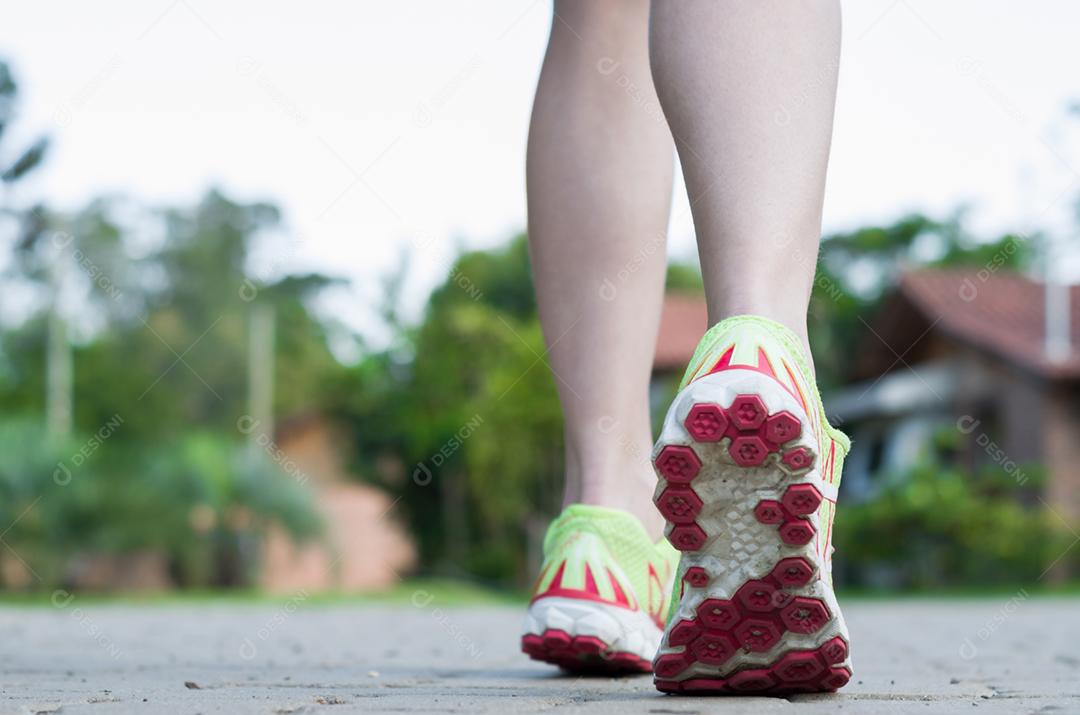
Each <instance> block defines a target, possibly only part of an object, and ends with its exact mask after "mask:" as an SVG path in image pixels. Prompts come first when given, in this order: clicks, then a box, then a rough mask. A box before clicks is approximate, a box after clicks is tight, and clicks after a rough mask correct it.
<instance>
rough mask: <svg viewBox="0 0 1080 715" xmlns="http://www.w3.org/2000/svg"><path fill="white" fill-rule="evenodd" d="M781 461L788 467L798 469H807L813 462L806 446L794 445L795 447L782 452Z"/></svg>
mask: <svg viewBox="0 0 1080 715" xmlns="http://www.w3.org/2000/svg"><path fill="white" fill-rule="evenodd" d="M781 461H782V462H783V463H784V464H786V465H787V466H788V468H789V469H793V470H795V471H799V470H802V469H809V468H810V467H811V465H813V463H814V457H813V455H811V454H810V450H808V449H807V448H806V447H796V448H795V449H789V450H788V451H786V452H784V456H783V457H781Z"/></svg>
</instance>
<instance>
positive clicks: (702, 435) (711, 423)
mask: <svg viewBox="0 0 1080 715" xmlns="http://www.w3.org/2000/svg"><path fill="white" fill-rule="evenodd" d="M683 427H685V428H686V431H687V432H689V433H690V436H691V437H693V438H694V441H695V442H719V441H720V440H721V438H723V436H724V433H725V432H727V428H728V417H727V415H726V414H724V409H723V408H722V407H720V405H714V404H711V403H706V402H702V403H698V404H696V405H694V406H693V407H691V408H690V412H689V414H687V415H686V420H685V421H684V422H683Z"/></svg>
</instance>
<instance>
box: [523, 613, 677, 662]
mask: <svg viewBox="0 0 1080 715" xmlns="http://www.w3.org/2000/svg"><path fill="white" fill-rule="evenodd" d="M660 636H661V631H660V629H659V628H657V627H656V624H654V623H653V622H652V620H651V619H650V618H648V616H646V615H645V614H643V613H641V612H639V611H627V610H625V609H621V608H618V607H615V606H609V605H606V604H603V603H598V602H593V601H589V600H585V599H576V598H563V597H544V598H539V599H537V600H536V601H534V602H533V603H532V604H530V606H529V612H528V615H527V616H526V619H525V634H524V635H523V636H522V637H521V650H522V651H523V652H524V653H525V654H527V655H528V656H529V657H530V658H532V659H533V660H539V661H543V662H545V663H551V664H552V665H557V666H559V667H560V668H562V669H563V670H566V671H569V672H571V673H581V674H588V673H596V674H608V675H613V674H617V673H648V672H651V671H652V657H653V655H654V654H655V653H656V648H657V646H658V645H659V642H660Z"/></svg>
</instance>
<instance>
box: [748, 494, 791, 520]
mask: <svg viewBox="0 0 1080 715" xmlns="http://www.w3.org/2000/svg"><path fill="white" fill-rule="evenodd" d="M754 518H755V519H757V520H758V521H760V522H761V523H762V524H779V523H781V522H783V521H784V508H783V507H782V506H780V502H778V501H776V500H775V499H762V500H761V501H759V502H758V503H757V506H756V507H754Z"/></svg>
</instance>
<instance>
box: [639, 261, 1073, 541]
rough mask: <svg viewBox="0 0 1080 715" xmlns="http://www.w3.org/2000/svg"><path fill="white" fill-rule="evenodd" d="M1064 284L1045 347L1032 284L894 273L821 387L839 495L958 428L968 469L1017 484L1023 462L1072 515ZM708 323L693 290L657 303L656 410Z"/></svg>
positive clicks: (1013, 277) (969, 272) (1068, 315)
mask: <svg viewBox="0 0 1080 715" xmlns="http://www.w3.org/2000/svg"><path fill="white" fill-rule="evenodd" d="M1062 293H1063V295H1061V297H1062V298H1063V300H1062V301H1061V303H1062V304H1064V305H1065V306H1066V309H1065V310H1063V311H1061V315H1062V316H1063V317H1062V318H1060V319H1058V322H1059V327H1058V328H1057V333H1058V337H1059V340H1058V345H1059V350H1060V353H1061V354H1060V355H1053V356H1052V355H1048V352H1047V327H1046V326H1047V316H1046V297H1047V293H1046V287H1045V286H1044V285H1043V284H1041V283H1038V282H1036V281H1033V280H1031V279H1029V278H1026V277H1024V276H1021V275H1018V274H1015V273H1010V272H1006V271H997V272H995V271H990V270H982V271H979V270H976V269H948V270H946V269H924V270H917V271H912V272H909V273H906V274H904V275H903V276H901V278H900V280H899V282H898V285H897V287H896V289H895V290H894V291H893V293H892V294H891V295H889V296H888V297H887V298H886V300H885V303H884V305H883V308H882V310H881V311H880V312H879V313H878V314H877V315H875V316H873V317H871V316H867V320H868V321H869V322H868V323H867V324H866V329H865V335H864V336H863V341H862V344H861V347H860V349H859V350H858V352H857V354H856V359H855V363H854V365H853V368H852V375H851V378H852V380H853V381H854V382H853V383H852V384H851V385H850V386H849V387H848V388H846V389H844V390H842V391H840V392H839V393H836V394H833V395H827V396H826V409H827V410H828V412H829V418H830V420H831V421H832V422H834V423H835V424H836V425H837V426H839V427H841V428H842V429H843V430H844V431H845V432H847V433H848V434H849V435H851V437H852V441H853V446H852V451H851V454H850V455H849V457H848V460H847V461H846V463H845V466H844V480H843V492H844V495H845V498H846V499H850V500H854V501H859V500H862V499H868V498H870V497H871V496H873V494H874V493H875V491H876V490H877V489H878V487H879V486H880V484H881V480H882V479H884V478H887V475H889V474H895V473H898V472H902V471H904V470H905V469H906V468H908V467H910V466H912V464H913V463H914V462H915V461H916V460H918V459H919V458H920V456H921V455H922V454H924V452H925V450H926V449H927V448H928V446H929V445H931V444H933V443H934V441H935V438H936V437H937V436H938V435H939V434H940V433H941V431H943V430H944V431H945V432H949V431H952V432H953V434H958V435H959V436H963V437H965V439H961V440H959V441H960V442H961V444H963V445H964V451H963V453H962V454H961V457H960V458H961V459H962V460H963V462H964V464H965V466H968V467H970V468H972V469H976V470H977V469H980V468H983V467H986V466H988V465H996V466H997V467H998V468H1000V469H1002V470H1004V471H1005V472H1006V473H1008V474H1010V475H1011V476H1012V477H1013V478H1014V479H1015V481H1016V482H1017V483H1018V484H1019V485H1026V484H1028V482H1029V479H1030V478H1031V477H1033V476H1034V475H1033V473H1032V469H1033V466H1035V465H1038V466H1041V467H1042V468H1044V469H1045V470H1046V475H1047V481H1046V484H1045V491H1044V493H1043V495H1042V496H1043V497H1044V498H1045V499H1046V500H1047V502H1048V503H1050V504H1051V505H1052V506H1053V508H1054V509H1055V510H1057V511H1058V512H1059V513H1060V514H1061V515H1062V516H1066V517H1068V518H1071V519H1072V520H1073V521H1075V522H1080V286H1072V287H1071V288H1064V289H1062ZM1053 322H1054V321H1051V323H1053ZM1066 322H1067V324H1064V323H1066ZM707 326H708V312H707V310H706V307H705V300H704V298H701V297H699V296H681V295H669V296H667V297H666V298H665V301H664V309H663V317H662V320H661V325H660V337H659V340H658V341H657V349H656V359H655V366H654V369H653V382H652V397H653V400H652V402H653V407H654V410H659V411H660V412H659V414H660V415H661V416H662V414H663V411H664V410H666V407H667V405H666V399H668V398H669V397H670V395H671V394H672V391H673V390H674V389H675V387H676V386H677V384H678V381H679V379H680V378H681V377H682V371H683V369H684V368H685V367H686V365H687V363H688V362H689V361H690V358H691V356H692V355H693V352H694V348H695V347H696V346H697V342H698V340H699V339H700V338H701V334H702V333H703V332H704V330H705V329H706V327H707Z"/></svg>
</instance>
